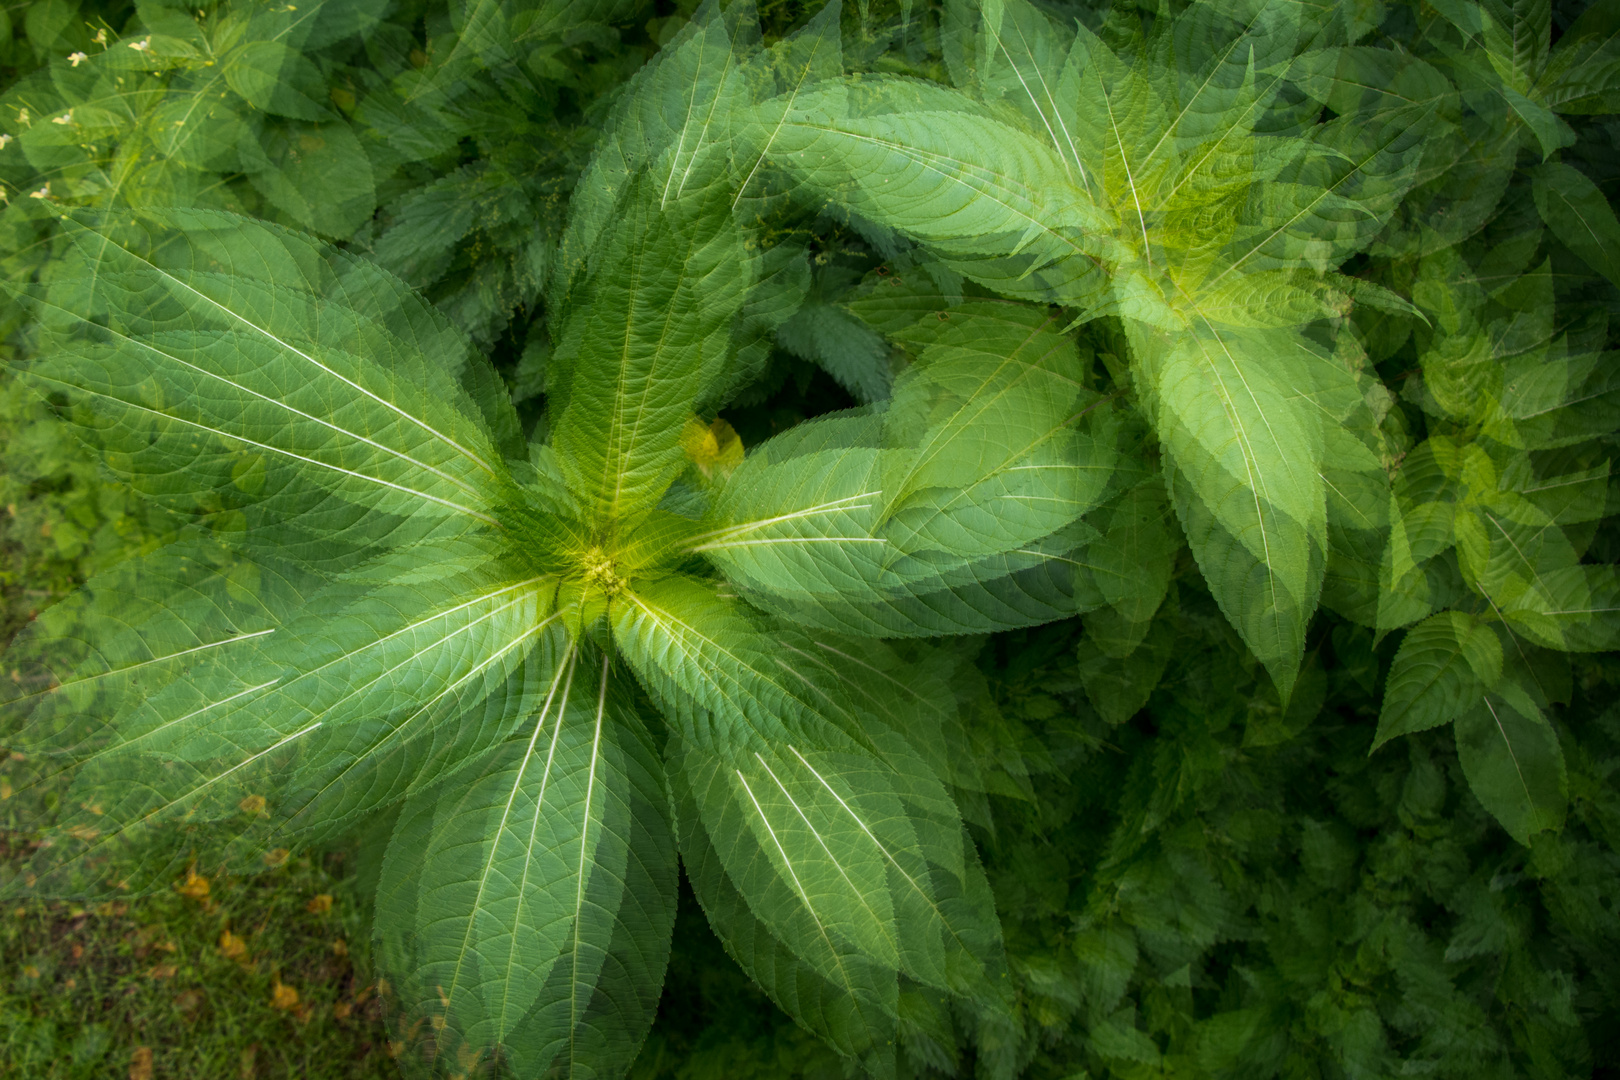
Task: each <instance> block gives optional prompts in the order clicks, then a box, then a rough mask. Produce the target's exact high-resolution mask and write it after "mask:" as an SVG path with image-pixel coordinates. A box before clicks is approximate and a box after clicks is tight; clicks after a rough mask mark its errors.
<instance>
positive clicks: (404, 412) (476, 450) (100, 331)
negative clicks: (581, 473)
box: [28, 211, 511, 524]
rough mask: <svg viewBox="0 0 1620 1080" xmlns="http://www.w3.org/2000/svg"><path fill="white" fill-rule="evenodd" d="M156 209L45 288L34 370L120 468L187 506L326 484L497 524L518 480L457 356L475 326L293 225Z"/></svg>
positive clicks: (352, 498) (92, 248)
mask: <svg viewBox="0 0 1620 1080" xmlns="http://www.w3.org/2000/svg"><path fill="white" fill-rule="evenodd" d="M153 218H154V219H155V222H156V224H157V226H158V227H157V228H156V229H154V230H153V232H152V233H149V234H145V235H142V233H140V232H133V233H131V232H126V231H125V230H124V229H117V230H116V231H114V229H113V228H112V227H109V229H108V230H106V231H104V232H91V231H80V232H79V233H78V234H77V240H78V242H79V244H80V250H81V251H82V252H83V253H84V256H83V257H84V260H85V265H83V266H82V269H78V270H77V272H75V273H70V274H64V275H62V276H61V277H60V278H59V279H58V280H57V281H55V282H53V283H52V284H51V285H50V286H48V287H41V288H38V289H36V290H34V291H33V295H34V296H36V297H37V298H38V301H37V302H38V304H39V305H40V310H41V312H42V317H43V318H44V319H45V320H46V322H47V325H49V326H51V327H52V328H53V329H54V330H55V331H56V336H55V340H56V342H57V344H56V346H55V347H54V348H52V349H51V350H50V351H49V353H48V354H46V355H44V356H41V357H40V358H38V359H36V360H35V361H34V362H33V363H32V364H31V365H30V366H29V368H28V377H29V378H30V379H32V380H34V381H35V384H36V385H38V386H41V387H42V388H53V389H57V390H65V391H67V392H69V394H71V395H72V396H74V397H75V398H76V399H77V400H78V401H80V402H82V403H83V404H82V408H81V409H80V410H78V411H76V413H75V418H76V419H77V420H78V421H79V422H80V423H81V424H82V425H83V426H84V427H85V428H87V429H88V430H87V432H86V435H87V437H88V438H89V439H90V440H91V442H92V444H93V445H95V446H97V448H98V449H100V450H101V452H102V454H103V455H104V456H105V457H106V459H107V462H108V464H109V465H110V466H111V467H112V468H113V469H114V470H115V471H116V472H118V473H120V474H122V475H123V476H125V477H127V478H128V479H129V480H130V481H131V482H132V483H134V484H135V485H136V486H137V487H138V488H140V489H141V490H143V491H144V492H146V493H147V494H150V495H153V496H157V497H159V498H163V499H165V500H168V501H170V502H171V503H172V504H175V505H177V507H178V508H179V509H183V510H189V509H191V508H192V507H195V506H196V505H197V504H198V503H202V504H203V505H205V506H206V505H208V503H209V502H210V501H213V502H215V505H218V501H220V500H223V501H224V502H225V504H226V505H227V506H231V505H239V504H240V503H241V502H243V501H245V500H247V499H250V498H256V499H260V500H283V501H285V500H293V501H297V500H298V499H300V498H302V493H303V492H305V491H307V490H308V489H309V488H310V487H311V486H318V487H319V488H322V489H325V490H327V491H330V492H332V493H333V494H335V495H337V496H338V497H340V498H342V499H344V500H346V501H349V502H353V503H356V504H358V505H361V506H366V507H370V508H373V509H376V510H383V511H388V512H391V513H398V514H425V515H432V516H439V517H446V516H448V517H451V518H458V519H461V520H463V521H466V522H483V523H486V524H493V523H494V521H495V517H494V513H493V512H494V509H495V505H496V503H497V502H498V501H499V500H501V499H502V498H503V497H504V495H505V493H506V491H507V490H508V489H509V485H510V483H511V481H510V479H509V478H508V476H507V473H506V469H505V466H504V464H503V462H502V461H501V459H500V456H499V454H498V453H496V451H495V449H494V447H493V446H491V444H490V438H489V435H488V434H487V432H486V430H485V429H484V427H483V426H482V424H481V423H480V421H479V420H478V419H476V409H475V408H474V407H473V406H472V404H471V403H470V402H469V401H468V400H467V398H466V397H465V395H464V394H463V393H462V391H461V390H460V388H459V387H458V386H457V385H456V384H455V382H454V381H453V378H452V377H451V373H453V372H454V370H455V368H454V367H451V368H450V372H447V371H446V364H445V363H444V360H445V359H447V358H448V359H452V360H454V361H456V362H457V363H459V362H460V361H462V359H463V358H464V356H465V350H466V344H465V341H464V339H461V338H459V335H457V334H455V332H454V331H452V330H451V329H450V328H449V327H448V326H446V325H445V324H444V323H443V322H442V321H441V320H439V319H437V317H435V316H434V315H432V314H431V313H430V312H428V311H427V310H425V309H424V308H423V307H422V305H421V303H420V301H418V300H417V299H416V298H415V297H414V296H412V295H410V294H409V292H408V291H407V290H406V289H405V287H404V286H403V285H402V284H401V283H399V282H397V281H395V280H393V279H391V278H388V277H387V276H386V275H384V274H381V273H380V272H378V271H377V270H376V269H375V268H373V267H369V266H367V265H366V264H364V263H361V262H359V261H357V260H354V259H352V258H350V257H347V256H343V255H340V254H337V253H335V252H329V251H327V250H325V249H323V248H322V247H321V246H320V245H318V244H316V243H313V242H311V241H309V240H307V239H304V238H302V237H298V236H296V235H295V234H291V233H288V232H285V231H282V230H278V229H274V228H272V227H269V226H265V225H261V224H257V223H250V222H248V221H246V220H245V219H242V218H235V217H231V216H229V215H223V214H211V213H206V212H195V211H172V212H168V213H165V214H161V215H153ZM124 237H127V239H122V238H124ZM143 248H144V249H147V250H152V254H151V255H149V256H147V255H142V254H140V250H141V249H143ZM92 314H93V315H95V316H96V317H97V318H98V319H99V320H101V321H89V319H88V318H87V316H88V315H92ZM480 362H481V361H480ZM289 485H292V486H290V487H289Z"/></svg>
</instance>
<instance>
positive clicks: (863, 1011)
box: [670, 771, 899, 1077]
mask: <svg viewBox="0 0 1620 1080" xmlns="http://www.w3.org/2000/svg"><path fill="white" fill-rule="evenodd" d="M670 788H671V793H672V795H673V801H674V805H675V807H676V813H677V821H678V826H677V828H678V835H679V838H680V849H681V861H682V865H683V866H684V867H685V869H686V874H687V879H688V880H689V881H691V883H692V889H693V891H694V892H695V893H696V894H697V897H698V901H699V902H700V903H701V904H702V905H703V911H704V914H705V915H707V916H708V919H709V923H710V925H711V926H713V927H714V930H715V932H716V933H717V934H718V935H719V936H720V938H721V940H722V941H724V942H725V943H726V946H727V948H728V951H729V952H730V953H731V955H732V956H733V957H735V958H736V960H737V962H738V963H739V964H741V965H742V968H743V970H744V971H746V972H747V973H748V975H749V977H750V978H752V979H753V980H754V981H755V982H757V983H758V984H759V985H760V986H761V987H763V988H764V990H765V992H766V993H767V994H769V995H770V996H771V1000H773V1001H775V1002H776V1004H777V1005H778V1006H780V1007H781V1008H782V1009H783V1010H784V1011H785V1012H787V1013H788V1014H789V1015H790V1016H793V1017H794V1018H796V1019H797V1020H798V1021H799V1023H801V1024H804V1025H805V1026H806V1027H808V1028H809V1029H810V1030H811V1031H813V1032H815V1033H816V1034H817V1035H819V1036H820V1037H821V1038H822V1039H824V1040H826V1041H827V1043H828V1044H829V1045H831V1046H832V1047H833V1049H835V1050H837V1051H838V1052H839V1053H841V1054H843V1055H844V1056H846V1057H850V1058H855V1059H857V1060H859V1061H861V1062H862V1064H863V1065H865V1066H866V1068H867V1069H868V1070H869V1071H871V1072H872V1073H873V1074H874V1075H876V1076H880V1077H882V1076H889V1075H892V1074H893V1071H894V1044H895V1036H896V1031H897V1026H898V1025H897V1014H898V1011H899V985H898V979H897V977H896V975H895V973H894V972H893V970H892V969H884V968H883V967H882V966H881V965H879V964H876V963H874V962H873V961H872V960H870V959H869V958H867V957H866V956H864V955H862V954H861V953H860V952H859V951H857V950H856V949H855V948H854V947H853V946H851V945H849V944H847V943H845V942H843V941H841V940H839V939H836V938H834V937H833V936H831V935H830V934H825V933H816V934H814V937H813V938H812V939H811V940H812V941H813V947H812V948H813V951H811V953H810V955H809V956H805V955H804V954H803V953H801V952H800V951H798V950H796V949H794V948H792V947H790V946H789V945H787V944H786V943H784V942H783V941H782V939H781V938H778V937H777V936H776V935H775V934H774V933H773V932H772V930H771V928H770V927H769V926H768V925H767V924H766V923H765V922H764V921H763V920H762V919H761V918H760V917H759V916H757V915H756V914H755V913H754V911H753V909H752V908H751V906H750V904H749V902H748V901H747V900H746V899H744V897H743V894H742V893H741V892H740V891H739V890H738V888H737V886H736V885H734V884H733V883H732V881H731V879H730V878H729V877H728V876H727V873H726V870H725V867H724V866H723V864H722V862H721V859H720V856H719V853H718V852H717V851H716V850H715V847H714V844H713V842H712V840H711V839H710V837H709V834H708V832H707V830H706V829H705V828H704V827H703V824H702V822H701V819H700V817H699V812H698V807H697V799H696V795H695V794H694V792H693V791H692V788H691V785H690V782H689V781H688V780H687V779H686V778H685V776H684V774H683V773H681V772H679V771H673V772H672V773H671V776H670ZM812 932H813V931H812ZM823 972H827V973H828V974H823Z"/></svg>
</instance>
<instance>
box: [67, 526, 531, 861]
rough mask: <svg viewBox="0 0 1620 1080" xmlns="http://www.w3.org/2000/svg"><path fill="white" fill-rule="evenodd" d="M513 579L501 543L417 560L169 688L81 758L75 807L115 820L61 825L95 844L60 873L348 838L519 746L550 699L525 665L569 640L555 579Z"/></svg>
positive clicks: (347, 589) (308, 608)
mask: <svg viewBox="0 0 1620 1080" xmlns="http://www.w3.org/2000/svg"><path fill="white" fill-rule="evenodd" d="M504 565H505V560H501V559H499V558H491V550H490V544H489V543H488V542H482V543H480V542H476V541H461V542H451V543H443V542H441V543H438V544H433V545H424V546H417V547H408V548H404V549H401V550H400V551H396V552H392V553H390V554H388V555H386V556H384V557H383V558H382V559H381V560H379V561H376V562H374V563H373V564H371V565H370V566H369V567H367V568H366V570H365V571H362V572H361V573H359V574H356V575H354V578H353V579H352V580H347V581H342V582H339V583H337V584H335V585H333V586H329V587H328V588H327V589H325V590H323V591H321V592H319V593H316V594H315V595H313V596H307V597H305V598H304V602H303V603H302V604H301V605H300V607H299V608H298V609H297V610H296V611H286V612H285V613H284V615H283V616H282V621H281V623H280V625H279V626H276V627H271V628H267V629H264V630H259V631H257V632H256V633H255V634H254V637H255V638H257V639H258V640H256V641H255V642H254V646H255V647H254V648H253V649H252V650H251V651H250V652H248V653H246V654H244V655H226V654H225V653H221V654H220V656H221V657H222V658H223V659H215V658H214V657H213V656H211V655H208V654H203V655H200V656H198V657H196V658H194V660H193V661H192V663H191V664H190V665H189V666H184V667H180V668H179V670H178V672H176V673H175V675H177V676H178V677H173V676H171V677H170V678H168V679H167V681H164V680H162V679H160V678H156V677H154V678H152V679H151V681H150V682H149V683H147V684H146V685H144V686H141V687H140V690H141V693H140V696H139V698H138V699H135V700H131V701H129V702H128V704H127V706H126V707H125V708H124V709H122V710H121V711H120V712H119V713H117V714H116V716H115V719H114V722H113V723H111V724H109V725H107V729H106V731H105V732H104V733H100V734H99V737H97V738H95V739H92V740H90V741H89V742H88V743H86V747H87V750H79V749H78V748H74V749H73V750H72V751H71V752H72V753H73V755H74V756H75V757H80V756H81V755H82V760H79V761H78V762H77V764H76V767H75V768H74V769H73V771H72V773H71V777H72V789H71V790H72V791H73V792H76V793H77V794H76V795H75V796H73V801H72V805H74V806H79V805H81V804H88V805H90V806H93V807H94V811H92V813H93V816H94V817H95V818H96V819H97V820H96V824H95V825H94V826H87V825H86V824H85V823H84V822H82V821H80V820H79V815H69V817H68V818H65V819H63V820H62V821H61V822H59V828H63V829H64V830H65V834H66V835H67V836H70V837H74V838H75V839H79V840H83V841H85V844H86V845H87V846H82V845H78V844H69V845H64V846H61V847H59V849H57V850H56V851H55V852H53V854H52V860H53V861H66V863H67V865H69V866H70V867H72V868H75V869H76V870H77V869H78V868H82V867H83V866H84V865H86V862H87V860H88V859H92V858H99V857H100V856H102V855H104V854H108V853H111V852H112V851H113V850H115V849H116V848H117V847H119V846H123V845H126V844H133V843H139V842H147V841H154V842H155V841H161V840H162V839H163V835H162V834H163V831H164V830H168V831H170V832H174V831H175V830H176V828H177V827H179V826H182V825H187V824H195V823H199V822H204V821H210V822H216V823H217V825H216V827H215V833H214V835H213V836H212V837H211V838H210V843H211V844H212V845H213V846H214V847H216V848H223V847H226V846H227V845H228V844H230V843H232V842H233V841H234V842H235V844H236V845H237V848H238V851H239V852H240V853H241V855H243V856H245V857H248V858H254V857H256V855H257V854H258V853H260V852H262V851H263V849H264V848H265V847H267V846H277V845H279V843H281V841H279V840H278V838H279V837H280V836H281V835H283V834H287V833H292V834H296V833H299V832H302V833H305V834H307V835H311V836H317V837H323V836H332V835H336V834H339V833H341V832H342V830H343V828H344V826H346V825H347V824H350V823H352V822H353V820H354V818H355V816H356V815H357V814H359V813H361V812H363V811H366V810H374V809H377V808H380V807H384V806H387V805H389V804H391V803H393V802H396V801H398V799H399V798H401V797H403V796H404V795H405V793H406V792H407V791H408V790H409V789H410V788H411V787H412V786H413V785H415V784H416V783H417V782H418V781H421V780H423V779H424V778H425V777H424V774H426V777H428V778H430V777H432V776H433V775H434V774H435V771H438V772H440V773H445V774H448V773H452V772H454V771H455V769H456V768H457V767H458V766H459V765H461V764H462V763H463V762H464V761H465V759H466V758H467V757H468V756H469V755H471V754H473V753H475V752H476V751H478V750H479V749H482V748H483V747H487V746H488V745H490V744H491V743H493V742H496V741H498V740H499V739H501V738H502V737H504V736H505V735H506V734H508V732H509V731H510V727H511V725H512V724H513V723H515V722H516V720H517V718H518V717H519V716H520V715H521V713H522V710H523V709H524V708H525V707H526V705H527V703H528V702H530V701H532V699H533V698H534V696H535V695H536V693H537V692H538V688H537V687H535V686H534V685H532V684H533V683H534V682H535V681H536V677H537V674H536V672H535V671H534V670H533V669H531V668H530V667H528V666H527V665H526V664H525V661H526V660H527V659H528V657H529V654H530V653H531V651H533V650H534V649H535V647H536V645H537V644H538V643H540V642H541V641H543V640H546V639H547V637H548V631H549V634H550V637H551V638H552V639H553V644H554V639H555V636H556V632H557V627H556V623H557V620H556V618H555V617H551V618H548V617H547V616H548V615H550V606H551V602H552V596H553V594H554V592H555V585H554V584H553V583H552V582H551V579H549V578H544V577H538V576H536V575H534V574H532V573H528V572H526V571H524V570H522V569H519V570H518V571H517V572H506V571H505V570H504ZM233 573H237V574H240V573H241V571H240V569H239V568H238V569H236V570H233ZM263 577H264V574H263V573H262V572H261V573H260V575H259V580H261V581H262V579H263ZM223 584H224V588H225V589H226V590H227V591H228V590H230V589H231V587H232V583H231V582H230V580H229V579H228V578H227V580H226V581H225V582H224V583H223ZM243 587H244V586H243V585H242V584H241V583H237V584H236V585H235V588H237V589H242V588H243ZM254 587H258V588H270V589H272V593H271V595H275V592H274V591H273V590H274V589H276V588H284V586H279V585H275V584H273V583H266V584H264V585H256V586H254ZM204 625H207V623H205V624H204ZM216 625H217V624H216ZM219 629H220V630H223V629H224V628H223V627H220V628H219ZM272 631H273V632H272ZM276 635H281V637H280V639H279V640H278V639H277V637H276ZM543 659H544V658H543ZM197 661H203V662H200V663H199V662H197ZM551 664H554V660H552V662H551ZM551 664H542V665H541V666H542V667H543V668H544V667H549V666H551ZM161 674H162V669H161V668H159V669H158V670H157V671H153V672H151V673H149V675H150V676H159V675H161ZM520 674H526V675H527V676H528V677H527V678H516V679H515V680H514V676H517V675H520ZM509 680H512V681H509ZM486 699H487V701H486ZM480 706H483V707H482V708H480ZM87 830H89V832H87ZM90 832H93V834H94V835H90V834H89V833H90ZM173 839H174V840H176V841H178V840H180V839H182V837H180V836H178V835H176V836H174V837H173ZM272 841H275V844H273V843H272ZM161 846H162V845H161V843H159V844H158V847H160V848H161Z"/></svg>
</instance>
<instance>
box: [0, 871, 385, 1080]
mask: <svg viewBox="0 0 1620 1080" xmlns="http://www.w3.org/2000/svg"><path fill="white" fill-rule="evenodd" d="M342 861H343V856H342V855H341V854H335V855H329V856H326V857H325V858H324V859H322V860H320V861H319V862H317V861H316V860H314V859H311V858H301V859H290V860H288V862H286V863H285V864H284V865H283V866H281V867H280V868H277V869H275V870H271V871H269V872H267V873H264V874H262V875H258V876H256V877H253V878H237V879H225V878H219V879H214V880H207V879H203V878H199V877H196V876H194V875H192V876H188V877H187V878H183V879H181V880H179V881H176V882H175V883H174V887H173V888H172V889H171V890H169V891H167V892H163V893H159V894H157V895H153V896H148V897H144V898H140V899H131V900H128V901H116V902H112V903H106V904H100V905H81V904H73V903H64V902H56V901H29V902H23V903H19V904H15V905H11V906H10V907H8V908H7V909H6V910H5V911H4V912H0V1078H4V1080H13V1078H15V1080H25V1078H26V1080H92V1078H94V1080H102V1078H117V1080H204V1078H206V1080H235V1078H237V1077H240V1078H241V1080H261V1078H265V1080H267V1078H280V1077H299V1078H307V1080H336V1078H339V1077H341V1078H343V1080H371V1078H373V1077H375V1078H379V1080H381V1078H384V1077H387V1078H394V1077H397V1076H398V1069H397V1067H396V1066H395V1064H394V1062H393V1061H392V1059H391V1057H390V1054H389V1043H388V1037H387V1028H386V1026H385V1022H384V1019H383V1014H382V1008H381V1004H380V1002H379V1001H378V999H377V997H376V994H375V990H374V987H373V985H372V984H371V983H370V982H369V980H367V979H366V978H365V976H364V975H363V974H362V971H363V969H364V954H365V950H364V947H363V944H364V936H363V935H364V931H363V929H362V927H361V925H360V918H359V913H358V906H357V905H356V904H355V903H354V902H353V898H352V896H350V895H349V894H348V893H347V891H346V889H345V881H344V878H343V876H342V873H341V871H342Z"/></svg>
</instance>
